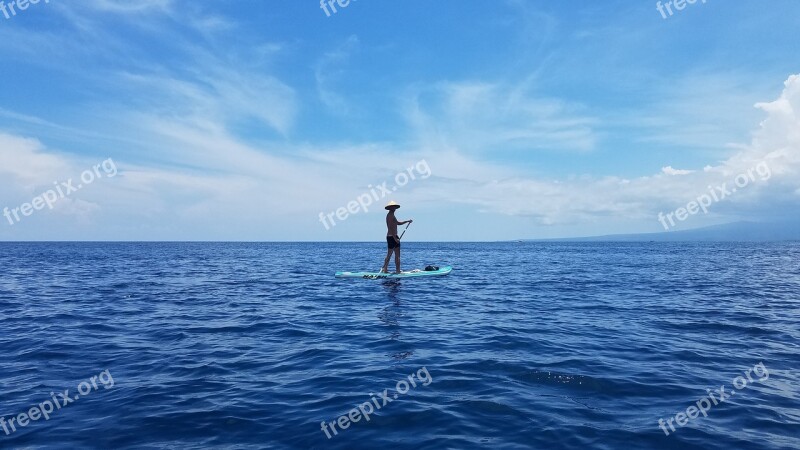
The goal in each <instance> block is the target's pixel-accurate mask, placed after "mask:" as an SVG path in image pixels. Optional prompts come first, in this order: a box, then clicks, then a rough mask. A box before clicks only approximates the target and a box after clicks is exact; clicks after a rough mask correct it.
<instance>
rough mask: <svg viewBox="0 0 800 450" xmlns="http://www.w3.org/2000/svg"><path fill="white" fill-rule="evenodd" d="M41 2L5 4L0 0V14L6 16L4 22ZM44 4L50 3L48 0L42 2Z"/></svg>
mask: <svg viewBox="0 0 800 450" xmlns="http://www.w3.org/2000/svg"><path fill="white" fill-rule="evenodd" d="M40 1H41V0H14V1H11V2H8V4H6V2H5V1H4V0H0V12H2V13H3V15H4V16H6V20H8V19H10V18H12V17H14V16H16V15H17V12H22V11H25V10H26V9H28V7H30V6H31V5H36V4H38V3H39V2H40ZM44 2H45V3H50V0H44Z"/></svg>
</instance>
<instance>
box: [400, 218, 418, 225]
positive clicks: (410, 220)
mask: <svg viewBox="0 0 800 450" xmlns="http://www.w3.org/2000/svg"><path fill="white" fill-rule="evenodd" d="M413 221H414V220H413V219H409V220H404V221H402V222H400V221H398V222H397V224H398V225H405V224H407V223H411V222H413Z"/></svg>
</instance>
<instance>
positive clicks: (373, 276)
mask: <svg viewBox="0 0 800 450" xmlns="http://www.w3.org/2000/svg"><path fill="white" fill-rule="evenodd" d="M451 270H453V268H452V267H451V266H445V267H441V268H440V269H439V270H420V269H416V270H411V271H409V272H400V273H381V272H336V278H366V279H367V280H378V279H384V278H390V279H394V278H416V277H435V276H441V275H447V274H448V273H450V271H451Z"/></svg>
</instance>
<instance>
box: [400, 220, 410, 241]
mask: <svg viewBox="0 0 800 450" xmlns="http://www.w3.org/2000/svg"><path fill="white" fill-rule="evenodd" d="M409 226H411V222H408V223H407V224H406V227H405V228H403V232H402V233H400V237H399V238H398V239H403V235H404V234H406V230H407V229H408V227H409Z"/></svg>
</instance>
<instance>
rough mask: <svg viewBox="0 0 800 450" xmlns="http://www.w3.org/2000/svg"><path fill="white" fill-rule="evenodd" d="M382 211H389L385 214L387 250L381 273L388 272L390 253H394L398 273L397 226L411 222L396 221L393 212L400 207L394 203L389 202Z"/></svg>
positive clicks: (398, 243)
mask: <svg viewBox="0 0 800 450" xmlns="http://www.w3.org/2000/svg"><path fill="white" fill-rule="evenodd" d="M384 209H386V210H388V211H389V213H387V214H386V244H387V246H388V249H387V251H386V259H385V260H384V261H383V268H382V269H381V273H388V272H389V259H390V258H391V257H392V253H394V266H395V273H400V236H398V235H397V226H398V225H405V224H407V223H411V222H413V220H405V221H400V220H397V217H395V215H394V212H395V211H397V210H398V209H400V205H398V204H397V202H395V201H390V202H389V203H388V204H387V205H386V206H385V207H384Z"/></svg>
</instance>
